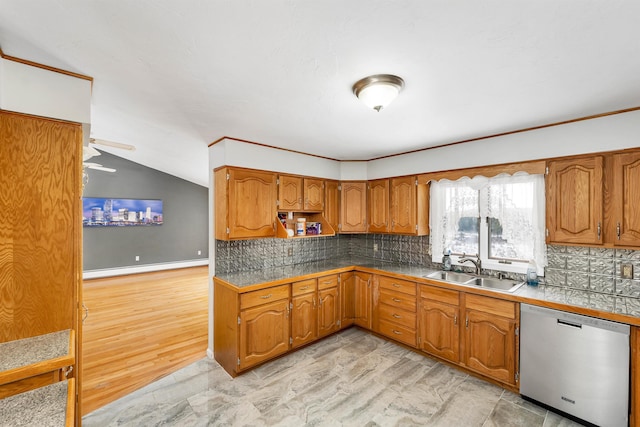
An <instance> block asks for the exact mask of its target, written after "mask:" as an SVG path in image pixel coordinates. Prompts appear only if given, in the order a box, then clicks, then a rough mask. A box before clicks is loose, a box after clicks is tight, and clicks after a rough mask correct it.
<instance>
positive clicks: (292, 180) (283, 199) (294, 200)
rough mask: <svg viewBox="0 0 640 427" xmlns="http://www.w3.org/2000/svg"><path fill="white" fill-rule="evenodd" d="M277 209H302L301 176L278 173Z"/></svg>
mask: <svg viewBox="0 0 640 427" xmlns="http://www.w3.org/2000/svg"><path fill="white" fill-rule="evenodd" d="M278 181H279V185H278V200H279V201H280V205H279V206H278V209H280V210H283V211H287V210H288V211H299V210H301V209H302V178H301V177H297V176H289V175H280V176H279V177H278Z"/></svg>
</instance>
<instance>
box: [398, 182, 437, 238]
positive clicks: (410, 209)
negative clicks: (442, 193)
mask: <svg viewBox="0 0 640 427" xmlns="http://www.w3.org/2000/svg"><path fill="white" fill-rule="evenodd" d="M390 196H391V205H390V208H391V209H390V217H391V229H390V231H391V232H392V233H395V234H414V235H418V236H424V235H427V234H429V185H428V184H427V183H423V184H420V183H418V179H417V178H416V177H415V176H404V177H399V178H391V180H390Z"/></svg>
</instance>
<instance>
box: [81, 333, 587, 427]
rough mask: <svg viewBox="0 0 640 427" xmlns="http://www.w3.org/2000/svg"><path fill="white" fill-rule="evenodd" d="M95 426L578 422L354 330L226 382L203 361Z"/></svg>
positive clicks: (91, 424)
mask: <svg viewBox="0 0 640 427" xmlns="http://www.w3.org/2000/svg"><path fill="white" fill-rule="evenodd" d="M83 425H84V426H85V427H98V426H136V427H139V426H157V425H163V426H218V425H221V426H425V425H429V426H465V427H466V426H485V427H489V426H527V427H531V426H541V427H551V426H577V425H579V424H576V423H574V422H572V421H570V420H567V419H565V418H562V417H561V416H559V415H556V414H554V413H552V412H548V411H547V410H545V409H543V408H540V407H538V406H536V405H533V404H531V403H529V402H526V401H523V400H522V399H521V398H520V396H518V395H516V394H513V393H511V392H509V391H506V390H503V389H502V388H499V387H496V386H494V385H492V384H489V383H487V382H484V381H482V380H479V379H477V378H475V377H472V376H469V375H467V374H465V373H463V372H461V371H459V370H457V369H454V368H450V367H448V366H446V365H443V364H441V363H438V362H437V361H435V360H433V359H430V358H428V357H424V356H421V355H420V354H417V353H415V352H412V351H409V350H406V349H404V348H402V347H399V346H397V345H395V344H393V343H391V342H388V341H385V340H383V339H380V338H377V337H375V336H373V335H371V334H368V333H366V332H364V331H362V330H359V329H357V328H350V329H347V330H345V331H342V332H341V333H339V334H336V335H333V336H331V337H328V338H325V339H323V340H321V341H319V342H317V343H315V344H313V345H311V346H309V347H306V348H304V349H302V350H300V351H297V352H295V353H292V354H290V355H288V356H285V357H283V358H280V359H278V360H275V361H272V362H269V363H267V364H265V365H263V366H261V367H259V368H257V369H254V370H252V371H250V372H247V373H246V374H244V375H241V376H239V377H237V378H235V379H232V378H231V377H230V376H229V375H228V374H227V373H226V372H225V371H224V370H223V369H222V368H221V367H220V366H219V365H218V364H217V363H216V362H215V361H212V360H209V359H203V360H200V361H199V362H196V363H194V364H192V365H190V366H188V367H186V368H184V369H182V370H180V371H178V372H175V373H174V374H172V375H169V376H167V377H165V378H163V379H161V380H159V381H156V382H155V383H153V384H151V385H149V386H147V387H145V388H143V389H141V390H138V391H136V392H135V393H132V394H130V395H129V396H126V397H124V398H122V399H120V400H118V401H116V402H113V403H111V404H109V405H107V406H105V407H103V408H101V409H99V410H97V411H94V412H92V413H91V414H88V415H86V416H85V417H84V418H83Z"/></svg>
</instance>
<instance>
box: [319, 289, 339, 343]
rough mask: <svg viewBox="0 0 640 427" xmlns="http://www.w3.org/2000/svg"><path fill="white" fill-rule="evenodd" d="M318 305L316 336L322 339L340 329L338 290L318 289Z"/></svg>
mask: <svg viewBox="0 0 640 427" xmlns="http://www.w3.org/2000/svg"><path fill="white" fill-rule="evenodd" d="M318 304H319V307H318V336H319V337H323V336H325V335H328V334H330V333H332V332H335V331H337V330H338V329H340V301H339V300H338V288H337V287H334V288H327V289H320V290H319V291H318Z"/></svg>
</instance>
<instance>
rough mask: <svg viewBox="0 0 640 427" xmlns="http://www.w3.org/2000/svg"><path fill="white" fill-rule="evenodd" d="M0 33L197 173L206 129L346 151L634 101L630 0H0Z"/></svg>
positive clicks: (325, 152)
mask: <svg viewBox="0 0 640 427" xmlns="http://www.w3.org/2000/svg"><path fill="white" fill-rule="evenodd" d="M0 48H2V50H3V51H4V53H5V54H7V55H11V56H16V57H19V58H24V59H28V60H32V61H35V62H39V63H43V64H46V65H50V66H54V67H59V68H62V69H65V70H69V71H74V72H77V73H81V74H84V75H88V76H92V77H93V78H94V85H93V98H92V112H91V122H92V123H91V136H92V137H94V138H99V139H106V140H112V141H118V142H123V143H128V144H134V145H135V146H136V147H137V150H136V151H134V152H131V153H130V152H126V151H123V150H120V151H118V150H115V151H114V150H109V151H111V152H113V153H115V154H117V155H119V156H121V157H125V158H127V159H130V160H133V161H136V162H138V163H141V164H144V165H147V166H151V167H154V168H156V169H159V170H162V171H164V172H167V173H171V174H173V175H176V176H179V177H182V178H184V179H187V180H190V181H193V182H196V183H198V184H201V185H208V158H207V156H208V155H207V145H208V144H210V143H211V142H213V141H215V140H217V139H219V138H221V137H223V136H229V137H233V138H239V139H245V140H250V141H255V142H259V143H262V144H267V145H272V146H278V147H282V148H286V149H292V150H297V151H302V152H306V153H311V154H316V155H320V156H326V157H330V158H335V159H341V160H354V159H360V160H362V159H371V158H375V157H379V156H384V155H388V154H394V153H400V152H405V151H409V150H414V149H420V148H425V147H429V146H434V145H440V144H445V143H448V142H454V141H460V140H464V139H468V138H474V137H479V136H485V135H490V134H495V133H499V132H505V131H510V130H517V129H522V128H527V127H531V126H536V125H541V124H547V123H551V122H557V121H562V120H567V119H572V118H578V117H583V116H587V115H592V114H599V113H604V112H608V111H613V110H618V109H623V108H629V107H636V106H639V105H640V1H638V0H616V1H606V0H595V1H594V0H562V1H557V0H526V1H525V0H523V1H515V0H510V1H507V0H502V1H497V0H493V1H483V0H448V1H435V0H412V1H401V0H398V1H391V0H386V1H381V0H349V1H345V0H323V1H317V0H315V1H312V0H298V1H294V0H286V1H285V0H269V1H267V0H262V1H260V0H254V1H248V0H235V1H234V0H225V1H222V0H136V1H131V0H0ZM378 73H390V74H397V75H399V76H401V77H403V78H404V80H405V88H404V91H403V92H402V93H401V94H400V96H399V97H398V98H397V99H396V100H395V101H394V102H393V103H392V104H391V105H390V106H389V107H388V108H387V109H386V110H383V111H382V112H380V113H377V112H375V111H373V110H368V109H367V108H366V107H365V106H364V105H363V104H361V103H360V102H359V101H358V100H357V99H356V98H355V97H354V95H353V94H352V92H351V86H352V85H353V83H354V82H356V81H357V80H359V79H360V78H362V77H365V76H367V75H371V74H378Z"/></svg>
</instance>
